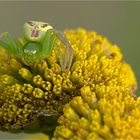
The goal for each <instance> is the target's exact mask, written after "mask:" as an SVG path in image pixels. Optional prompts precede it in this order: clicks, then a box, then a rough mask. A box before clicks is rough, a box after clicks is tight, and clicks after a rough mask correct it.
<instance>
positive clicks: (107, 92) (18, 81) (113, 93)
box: [0, 29, 137, 136]
mask: <svg viewBox="0 0 140 140" xmlns="http://www.w3.org/2000/svg"><path fill="white" fill-rule="evenodd" d="M65 35H66V37H67V39H68V41H69V42H70V44H71V45H72V47H73V49H74V58H73V61H72V67H71V69H70V70H68V69H67V70H65V71H64V72H62V71H61V66H60V63H59V57H58V50H57V48H54V49H53V50H52V53H51V55H50V56H49V58H48V59H47V60H41V61H40V62H38V63H36V64H34V65H31V66H30V65H26V64H25V63H24V62H22V61H21V60H20V59H19V58H14V57H13V56H9V54H8V53H7V52H6V51H5V50H3V49H1V50H0V90H1V93H0V129H2V130H3V129H6V130H9V129H10V130H11V129H19V128H23V127H24V126H26V125H29V124H30V123H31V122H32V121H35V120H37V118H38V117H40V116H49V115H58V116H59V115H61V113H62V110H63V107H64V105H65V104H66V103H69V102H70V101H71V100H72V99H73V98H74V97H75V96H78V95H79V90H80V89H81V88H82V87H84V86H89V87H90V90H91V92H95V93H96V98H97V100H100V99H102V98H103V99H104V101H99V102H101V103H100V104H103V105H104V106H105V105H106V106H105V107H106V108H104V109H105V110H106V111H105V110H103V107H102V105H100V106H101V107H100V109H102V110H100V109H99V107H98V108H97V110H96V111H94V110H93V108H91V109H90V106H89V107H88V109H89V110H87V108H86V107H85V106H81V107H82V109H83V111H85V112H87V113H88V112H89V111H90V110H93V112H95V114H97V113H98V114H99V115H100V113H101V114H102V112H103V113H105V112H106V113H107V114H108V111H110V109H111V108H110V107H107V106H109V103H110V105H111V104H113V105H114V107H113V108H115V107H116V110H117V109H123V108H119V107H120V106H119V105H118V101H117V100H116V99H118V97H119V101H120V100H121V101H122V100H123V99H124V97H129V96H132V97H133V96H134V97H135V90H136V89H137V83H136V80H135V76H134V73H133V71H132V70H131V67H130V66H129V65H128V64H127V63H126V62H125V61H124V60H123V57H122V54H121V52H120V50H119V48H118V47H117V46H116V45H113V44H111V43H110V42H109V41H108V40H107V39H106V38H105V37H103V36H101V35H98V34H97V33H96V32H92V31H86V30H84V29H77V30H65ZM57 43H58V44H59V45H58V46H62V47H61V48H60V49H61V51H62V52H63V55H64V52H65V51H64V50H65V47H64V44H63V43H62V42H60V41H59V40H58V41H57ZM92 96H93V99H91V101H92V100H93V102H95V101H94V100H95V98H94V94H93V95H92ZM112 98H113V100H112V102H109V103H108V100H110V99H112ZM77 99H78V100H80V101H81V102H83V103H84V102H85V101H82V98H81V97H80V96H78V97H76V98H74V100H72V102H75V101H76V100H77ZM103 99H102V100H103ZM113 101H114V102H113ZM123 102H128V106H129V101H128V100H126V101H123ZM85 104H86V103H85ZM121 104H122V103H121ZM86 106H87V105H86ZM98 106H99V105H98ZM95 107H96V105H95ZM65 108H67V107H65ZM69 108H70V107H69ZM113 108H112V109H113ZM108 109H109V110H108ZM65 110H67V109H65ZM77 110H78V108H77ZM114 110H115V109H114ZM69 111H72V109H68V110H67V111H66V112H67V114H69ZM79 111H80V110H79ZM101 111H102V112H101ZM122 112H123V110H122ZM64 114H65V112H64ZM93 114H94V113H93ZM81 115H83V114H81ZM108 115H109V114H108ZM93 116H94V115H93ZM101 116H102V115H101ZM74 117H75V119H76V118H77V117H78V116H77V113H75V116H74ZM78 118H79V117H78ZM73 119H74V118H73ZM83 119H84V118H83ZM59 120H63V121H65V119H59ZM101 120H102V118H101ZM72 121H73V120H72ZM82 121H85V120H82ZM84 123H85V122H83V123H82V124H83V125H84ZM87 123H88V121H87ZM100 123H101V124H102V122H100ZM63 124H65V122H63ZM126 124H127V122H126ZM85 125H86V124H85ZM95 125H96V124H95ZM97 125H99V123H97ZM63 127H66V126H62V127H59V128H58V129H62V128H63ZM72 127H76V128H77V126H73V125H72ZM97 127H98V126H97ZM108 127H109V128H110V126H105V128H104V129H108ZM116 127H117V126H116ZM67 129H68V128H67ZM67 129H62V130H64V135H66V133H69V131H67ZM93 129H95V128H93ZM119 129H120V128H119ZM65 131H66V132H65ZM82 131H83V132H82ZM85 131H86V130H85ZM96 131H97V130H96ZM102 131H107V130H102ZM110 131H112V129H111V130H110ZM116 131H117V130H116ZM118 131H119V130H118ZM70 133H72V132H70ZM78 133H79V134H78V135H80V133H84V130H83V129H82V130H79V131H78ZM85 133H86V132H85ZM96 133H97V132H96ZM96 133H95V135H97V134H96ZM103 133H105V132H103ZM106 133H107V132H106ZM113 133H114V132H113ZM115 133H116V135H117V132H115ZM118 133H119V132H118ZM111 134H112V132H110V135H111ZM57 135H58V134H57V130H56V136H57ZM72 135H73V134H72ZM108 135H109V134H108ZM66 136H67V135H66Z"/></svg>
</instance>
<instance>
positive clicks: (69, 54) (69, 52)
mask: <svg viewBox="0 0 140 140" xmlns="http://www.w3.org/2000/svg"><path fill="white" fill-rule="evenodd" d="M55 32H56V35H57V36H58V38H59V39H60V40H61V41H62V42H63V43H64V44H65V45H66V49H65V56H64V63H63V64H61V65H63V66H62V68H63V69H62V71H64V70H65V69H70V68H71V65H72V60H73V55H74V51H73V48H72V47H71V45H70V43H69V42H68V40H67V39H66V37H65V35H64V34H63V33H62V32H59V31H55ZM60 52H61V51H60V48H59V55H60V62H61V63H62V62H63V60H62V57H61V56H62V53H60Z"/></svg>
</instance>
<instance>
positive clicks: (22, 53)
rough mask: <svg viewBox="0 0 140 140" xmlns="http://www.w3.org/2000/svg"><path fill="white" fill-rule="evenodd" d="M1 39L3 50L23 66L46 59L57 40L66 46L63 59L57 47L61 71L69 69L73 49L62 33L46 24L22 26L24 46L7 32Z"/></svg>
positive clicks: (36, 23) (30, 23)
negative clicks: (23, 64) (18, 60)
mask: <svg viewBox="0 0 140 140" xmlns="http://www.w3.org/2000/svg"><path fill="white" fill-rule="evenodd" d="M2 37H3V38H4V40H5V41H3V40H2V39H1V41H0V46H1V47H3V48H5V49H6V50H7V51H8V53H9V54H11V55H13V56H15V57H19V58H21V59H22V61H23V62H24V63H25V64H29V63H30V62H31V63H32V62H38V61H39V60H41V59H47V58H48V57H49V56H50V54H51V51H52V49H53V48H54V46H56V44H55V42H56V38H59V39H60V41H62V42H63V44H65V46H66V49H65V53H64V58H63V57H62V52H61V50H60V46H57V47H58V55H59V61H60V65H61V69H62V71H64V70H65V69H70V68H71V65H72V60H73V53H74V52H73V48H72V47H71V45H70V43H69V42H68V40H67V39H66V37H65V36H64V34H63V33H61V32H59V31H56V30H55V29H53V27H52V26H51V25H49V24H48V23H46V22H40V21H28V22H26V23H25V24H24V25H23V38H24V41H25V42H26V43H25V44H24V45H22V43H21V42H20V41H19V44H20V45H19V44H18V43H17V42H16V41H15V40H14V39H13V38H12V37H11V35H10V34H9V33H8V32H4V33H2V34H1V38H2Z"/></svg>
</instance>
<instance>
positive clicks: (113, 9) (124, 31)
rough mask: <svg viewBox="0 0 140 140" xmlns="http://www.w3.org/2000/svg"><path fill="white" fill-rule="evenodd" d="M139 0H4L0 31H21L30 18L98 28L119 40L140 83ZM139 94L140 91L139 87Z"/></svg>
mask: <svg viewBox="0 0 140 140" xmlns="http://www.w3.org/2000/svg"><path fill="white" fill-rule="evenodd" d="M139 13H140V2H138V1H137V2H131V1H127V2H125V1H124V2H121V1H120V2H117V1H108V2H105V1H100V2H97V1H93V2H92V1H87V2H86V1H85V2H84V1H81V2H80V1H77V2H74V1H67V2H66V1H52V2H51V1H46V2H45V1H40V2H39V1H29V2H27V1H20V2H19V1H5V2H4V1H3V2H2V1H1V2H0V33H2V32H4V31H8V32H10V33H11V34H12V35H13V36H15V37H20V36H21V34H22V25H23V23H24V22H26V21H27V20H40V21H46V22H49V23H50V24H51V25H52V26H53V27H54V28H56V29H57V30H64V29H66V28H78V27H82V28H85V29H88V30H95V31H96V32H97V33H98V34H101V35H104V36H106V37H107V38H108V39H109V40H110V42H112V43H113V44H117V45H118V46H119V47H120V48H121V50H122V53H123V55H124V58H125V61H126V62H127V63H129V64H130V65H131V66H132V68H133V70H134V72H135V73H136V77H137V80H138V83H139V85H138V86H140V63H139V60H140V54H139V53H140V14H139ZM138 94H139V95H140V91H139V90H138ZM0 135H1V137H0V139H11V138H14V139H19V138H20V137H23V135H25V134H22V135H21V134H8V133H0Z"/></svg>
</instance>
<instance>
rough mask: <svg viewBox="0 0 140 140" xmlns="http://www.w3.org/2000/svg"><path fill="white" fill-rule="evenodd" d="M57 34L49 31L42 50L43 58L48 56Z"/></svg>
mask: <svg viewBox="0 0 140 140" xmlns="http://www.w3.org/2000/svg"><path fill="white" fill-rule="evenodd" d="M55 40H56V35H55V34H54V33H53V32H52V31H47V33H46V35H45V38H44V40H43V46H42V50H41V53H42V55H41V58H43V59H44V58H48V57H49V56H50V54H51V51H52V49H53V47H54V45H55Z"/></svg>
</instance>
